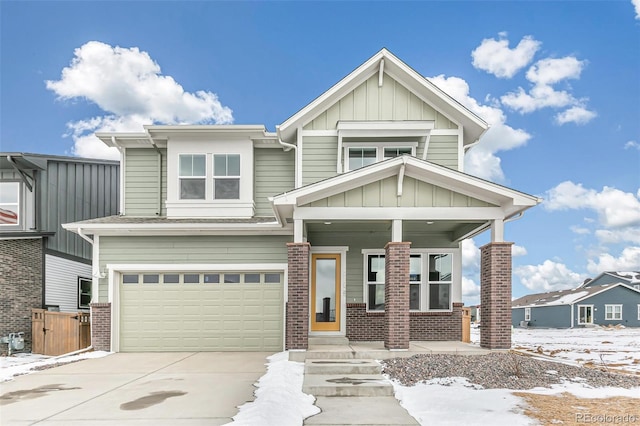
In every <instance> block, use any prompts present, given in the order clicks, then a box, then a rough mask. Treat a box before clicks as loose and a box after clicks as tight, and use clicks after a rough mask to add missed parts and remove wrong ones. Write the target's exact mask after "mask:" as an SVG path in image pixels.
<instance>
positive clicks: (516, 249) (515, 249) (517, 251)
mask: <svg viewBox="0 0 640 426" xmlns="http://www.w3.org/2000/svg"><path fill="white" fill-rule="evenodd" d="M526 255H527V249H526V248H524V247H522V246H519V245H517V244H514V245H512V246H511V256H513V257H518V256H526Z"/></svg>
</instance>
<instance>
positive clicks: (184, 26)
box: [0, 0, 640, 304]
mask: <svg viewBox="0 0 640 426" xmlns="http://www.w3.org/2000/svg"><path fill="white" fill-rule="evenodd" d="M383 47H385V48H387V49H389V50H390V51H391V52H392V53H393V54H395V55H396V56H397V57H399V58H400V59H401V60H402V61H404V62H405V63H407V64H408V65H409V66H411V67H412V68H413V69H415V70H416V71H417V72H419V73H420V74H421V75H423V76H424V77H426V78H428V79H430V80H431V81H432V82H433V83H434V84H436V85H437V86H439V87H440V88H441V89H443V90H445V91H446V92H448V93H449V94H450V95H452V96H453V97H454V98H456V99H457V100H458V101H460V102H461V103H462V104H463V105H465V106H466V107H467V108H469V109H470V110H471V111H473V112H475V113H476V114H478V115H479V116H481V117H482V118H484V119H485V120H486V121H487V122H488V123H490V124H491V129H490V130H489V131H488V132H487V134H486V135H485V136H484V137H483V138H482V140H481V143H480V144H478V145H476V146H475V147H474V148H473V149H471V150H470V151H469V152H468V154H467V156H466V158H465V172H467V173H470V174H473V175H476V176H479V177H482V178H484V179H488V180H491V181H493V182H496V183H499V184H502V185H506V186H509V187H511V188H514V189H517V190H519V191H522V192H525V193H528V194H531V195H536V196H538V197H540V198H542V199H543V200H544V201H543V202H542V203H541V205H539V206H537V207H535V208H532V209H530V210H528V211H527V212H526V213H525V215H524V217H522V218H521V219H519V220H517V221H513V222H510V223H508V224H507V225H506V227H505V239H506V240H507V241H512V242H514V247H513V296H514V298H516V297H520V296H522V295H524V294H528V293H535V292H544V291H553V290H560V289H567V288H575V287H577V286H578V285H580V284H581V283H582V282H583V281H584V280H585V279H586V278H588V277H595V276H596V275H598V274H599V273H601V272H602V271H630V270H636V271H637V270H640V0H633V1H631V0H620V1H496V2H491V1H470V2H464V1H451V2H436V1H422V2H420V1H413V2H400V1H395V2H386V1H377V2H365V1H351V2H337V1H324V2H313V1H288V2H275V1H256V2H245V1H235V2H216V1H209V2H207V1H189V2H172V1H161V2H155V1H108V2H101V1H91V2H89V1H67V2H61V1H46V2H36V1H7V0H0V151H5V152H31V153H46V154H56V155H79V156H84V157H100V158H117V154H116V153H114V152H110V151H109V150H108V149H107V148H106V147H104V146H103V145H102V144H101V143H99V142H98V141H97V139H96V138H95V137H94V136H93V133H94V132H96V131H140V130H142V125H143V124H151V123H155V124H178V123H194V124H225V123H234V124H263V125H265V126H266V128H267V130H269V131H274V130H275V126H276V125H278V124H280V123H282V122H284V121H285V120H286V119H287V118H288V117H290V116H291V115H293V114H294V113H295V112H297V111H299V110H300V109H301V108H303V107H304V106H305V105H307V104H308V103H309V102H311V101H312V100H313V99H315V98H316V97H317V96H319V95H320V94H322V93H323V92H324V91H326V90H327V89H329V88H330V87H331V86H332V85H333V84H335V83H337V82H338V81H339V80H340V79H342V78H343V77H344V76H346V75H347V74H348V73H350V72H351V71H352V70H354V69H355V68H357V67H358V66H359V65H360V64H362V63H363V62H364V61H366V60H367V59H368V58H369V57H371V56H373V55H374V54H375V53H376V52H378V51H379V50H380V49H381V48H383ZM489 240H490V236H489V235H488V233H485V234H482V235H480V236H478V237H476V238H474V239H472V240H467V241H465V242H464V244H463V275H464V277H463V299H464V301H465V303H466V304H476V303H478V302H479V281H480V279H479V260H480V255H479V247H481V246H482V245H484V244H486V243H487V242H489Z"/></svg>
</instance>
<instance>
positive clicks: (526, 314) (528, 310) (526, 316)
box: [524, 308, 531, 321]
mask: <svg viewBox="0 0 640 426" xmlns="http://www.w3.org/2000/svg"><path fill="white" fill-rule="evenodd" d="M524 320H525V321H531V308H524Z"/></svg>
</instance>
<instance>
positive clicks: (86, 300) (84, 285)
mask: <svg viewBox="0 0 640 426" xmlns="http://www.w3.org/2000/svg"><path fill="white" fill-rule="evenodd" d="M90 303H91V280H90V279H89V278H82V277H78V309H89V304H90Z"/></svg>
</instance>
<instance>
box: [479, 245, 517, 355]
mask: <svg viewBox="0 0 640 426" xmlns="http://www.w3.org/2000/svg"><path fill="white" fill-rule="evenodd" d="M512 244H513V243H507V242H492V243H489V244H487V245H485V246H482V247H481V248H480V252H481V261H480V313H481V316H480V317H481V318H482V319H481V324H482V325H481V327H480V346H482V347H483V348H488V349H509V348H511V246H512Z"/></svg>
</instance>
